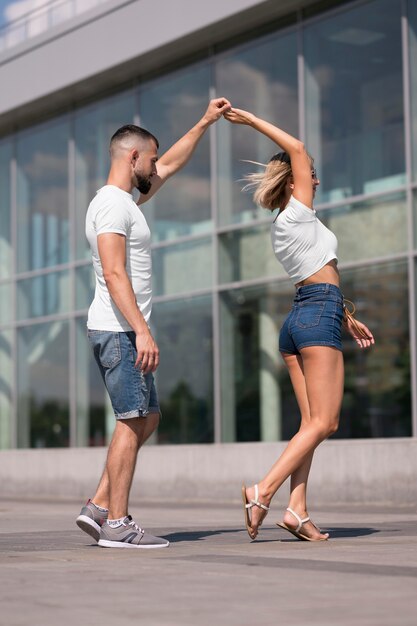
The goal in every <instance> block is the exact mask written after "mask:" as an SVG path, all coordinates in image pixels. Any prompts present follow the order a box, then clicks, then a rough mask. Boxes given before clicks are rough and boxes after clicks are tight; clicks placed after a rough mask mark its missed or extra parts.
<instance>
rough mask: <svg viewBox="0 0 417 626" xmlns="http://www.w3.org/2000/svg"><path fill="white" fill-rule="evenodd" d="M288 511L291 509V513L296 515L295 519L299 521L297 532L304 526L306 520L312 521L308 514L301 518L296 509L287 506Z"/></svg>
mask: <svg viewBox="0 0 417 626" xmlns="http://www.w3.org/2000/svg"><path fill="white" fill-rule="evenodd" d="M287 511H289V512H290V513H291V515H294V517H295V519H296V520H297V522H298V526H297V528H296V532H297V533H298V531H299V530H300V528H301V527H302V526H303V524H305V523H306V522H309V521H310V518H309V517H308V516H307V517H305V518H304V519H301V517H300V516H299V515H298V513H296V512H295V511H293V510H292V509H290V507H287Z"/></svg>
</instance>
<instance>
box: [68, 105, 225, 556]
mask: <svg viewBox="0 0 417 626" xmlns="http://www.w3.org/2000/svg"><path fill="white" fill-rule="evenodd" d="M229 109H230V103H229V102H228V101H227V100H226V99H225V98H217V99H215V100H211V102H210V103H209V106H208V108H207V111H206V113H205V114H204V115H203V117H202V118H201V120H200V121H199V122H198V123H197V124H196V125H195V126H194V127H193V128H191V130H189V131H188V133H186V134H185V135H184V136H183V137H182V138H181V139H179V141H177V142H176V143H175V144H174V145H173V146H172V147H171V148H170V149H169V150H168V151H167V152H166V153H165V154H164V155H163V156H162V157H161V158H160V159H159V160H158V147H159V144H158V141H157V139H156V138H155V137H154V136H153V135H152V134H151V133H149V132H148V131H146V130H144V129H142V128H139V127H138V126H133V125H128V126H123V127H122V128H119V130H117V131H116V132H115V134H114V135H113V137H112V138H111V142H110V157H111V167H110V173H109V177H108V180H107V184H106V185H105V186H104V187H102V188H101V189H100V190H99V191H98V192H97V195H96V196H95V198H94V199H93V200H92V202H91V203H90V206H89V207H88V211H87V217H86V235H87V239H88V241H89V244H90V247H91V251H92V256H93V265H94V270H95V274H96V290H95V296H94V300H93V302H92V304H91V307H90V310H89V313H88V322H87V328H88V337H89V341H90V343H91V346H92V348H93V352H94V357H95V359H96V361H97V364H98V366H99V369H100V372H101V375H102V377H103V380H104V383H105V385H106V388H107V391H108V393H109V396H110V399H111V402H112V406H113V410H114V413H115V417H116V427H115V430H114V434H113V437H112V440H111V443H110V446H109V450H108V455H107V461H106V466H105V469H104V472H103V475H102V477H101V480H100V483H99V485H98V488H97V491H96V493H95V495H94V497H93V499H92V500H89V501H88V502H87V504H86V506H84V507H83V508H82V509H81V513H80V515H79V516H78V518H77V520H76V522H77V525H78V526H79V527H80V528H81V529H82V530H83V531H85V532H86V533H88V534H89V535H91V536H92V537H93V538H94V539H95V540H96V541H98V545H99V546H102V547H108V548H163V547H167V546H168V545H169V542H168V541H166V540H165V539H162V538H160V537H154V536H153V535H150V534H149V533H146V532H144V531H143V530H142V529H141V528H140V527H139V526H137V525H136V524H135V522H134V521H133V520H132V518H131V516H130V515H129V514H128V501H129V492H130V487H131V483H132V479H133V474H134V470H135V465H136V458H137V454H138V451H139V448H140V447H141V446H142V445H143V443H144V442H145V441H146V440H147V439H148V437H149V436H150V435H151V434H152V433H153V432H154V430H155V429H156V427H157V426H158V423H159V416H160V410H159V405H158V398H157V394H156V390H155V385H154V380H153V372H154V371H155V370H156V368H157V367H158V363H159V351H158V346H157V345H156V343H155V341H154V339H153V337H152V335H151V332H150V330H149V326H148V322H149V317H150V314H151V306H152V290H151V255H150V239H151V235H150V231H149V228H148V225H147V223H146V220H145V217H144V215H143V213H142V211H141V209H140V208H139V205H141V204H143V203H144V202H146V201H147V200H149V198H151V197H152V196H153V195H154V194H155V193H156V192H157V191H158V189H159V188H160V187H161V186H162V185H163V184H164V182H165V181H166V180H168V178H170V176H172V175H173V174H175V172H177V171H178V170H179V169H181V168H182V167H183V166H184V165H185V164H186V163H187V161H188V160H189V159H190V158H191V156H192V154H193V152H194V150H195V148H196V146H197V144H198V142H199V141H200V139H201V137H202V136H203V135H204V133H205V131H206V130H207V128H208V127H209V126H210V125H211V124H212V123H213V122H215V121H217V120H218V119H219V118H220V117H221V116H222V114H223V113H224V112H225V111H227V110H229ZM135 187H136V188H137V189H138V190H139V192H140V194H141V195H140V199H139V201H138V203H137V204H135V202H134V201H133V198H132V195H131V194H132V191H133V189H134V188H135Z"/></svg>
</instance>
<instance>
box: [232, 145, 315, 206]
mask: <svg viewBox="0 0 417 626" xmlns="http://www.w3.org/2000/svg"><path fill="white" fill-rule="evenodd" d="M309 158H310V161H311V165H313V159H312V157H311V156H310V155H309ZM247 162H248V163H253V164H254V165H260V166H261V167H264V168H265V170H264V171H263V172H255V173H252V174H247V175H246V176H245V177H244V180H245V181H246V185H245V186H244V187H243V191H250V190H252V189H255V192H254V194H253V200H254V202H255V204H258V205H260V206H261V207H263V208H264V209H268V210H269V211H274V209H277V208H278V207H281V205H282V203H283V202H284V200H285V193H286V189H285V188H286V184H287V180H288V178H289V177H290V176H291V175H292V169H291V160H290V157H289V155H288V153H287V152H278V154H274V156H273V157H272V158H271V159H270V161H269V163H267V164H266V165H265V164H264V163H257V162H256V161H247Z"/></svg>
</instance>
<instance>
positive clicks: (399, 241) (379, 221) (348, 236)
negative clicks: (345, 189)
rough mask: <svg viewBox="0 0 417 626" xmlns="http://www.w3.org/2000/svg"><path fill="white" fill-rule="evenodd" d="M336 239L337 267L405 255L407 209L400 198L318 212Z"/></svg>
mask: <svg viewBox="0 0 417 626" xmlns="http://www.w3.org/2000/svg"><path fill="white" fill-rule="evenodd" d="M318 216H319V218H320V220H321V221H322V222H323V223H324V224H326V226H328V228H330V230H332V231H333V232H334V234H335V235H336V237H337V239H338V257H339V261H340V263H342V262H343V263H345V262H348V261H359V260H361V259H372V258H376V257H382V256H386V255H388V254H395V253H397V252H406V250H407V247H408V241H407V209H406V203H405V198H404V195H403V194H393V195H388V196H383V197H380V198H371V199H369V200H366V201H364V202H359V203H357V204H348V205H343V206H339V207H337V208H335V209H330V210H325V211H318Z"/></svg>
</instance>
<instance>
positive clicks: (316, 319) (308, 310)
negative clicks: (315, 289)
mask: <svg viewBox="0 0 417 626" xmlns="http://www.w3.org/2000/svg"><path fill="white" fill-rule="evenodd" d="M325 306H326V303H325V302H306V303H304V304H300V305H299V306H298V312H297V316H296V319H295V325H296V326H297V327H298V328H313V326H318V325H319V324H320V319H321V316H322V315H323V311H324V307H325Z"/></svg>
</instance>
